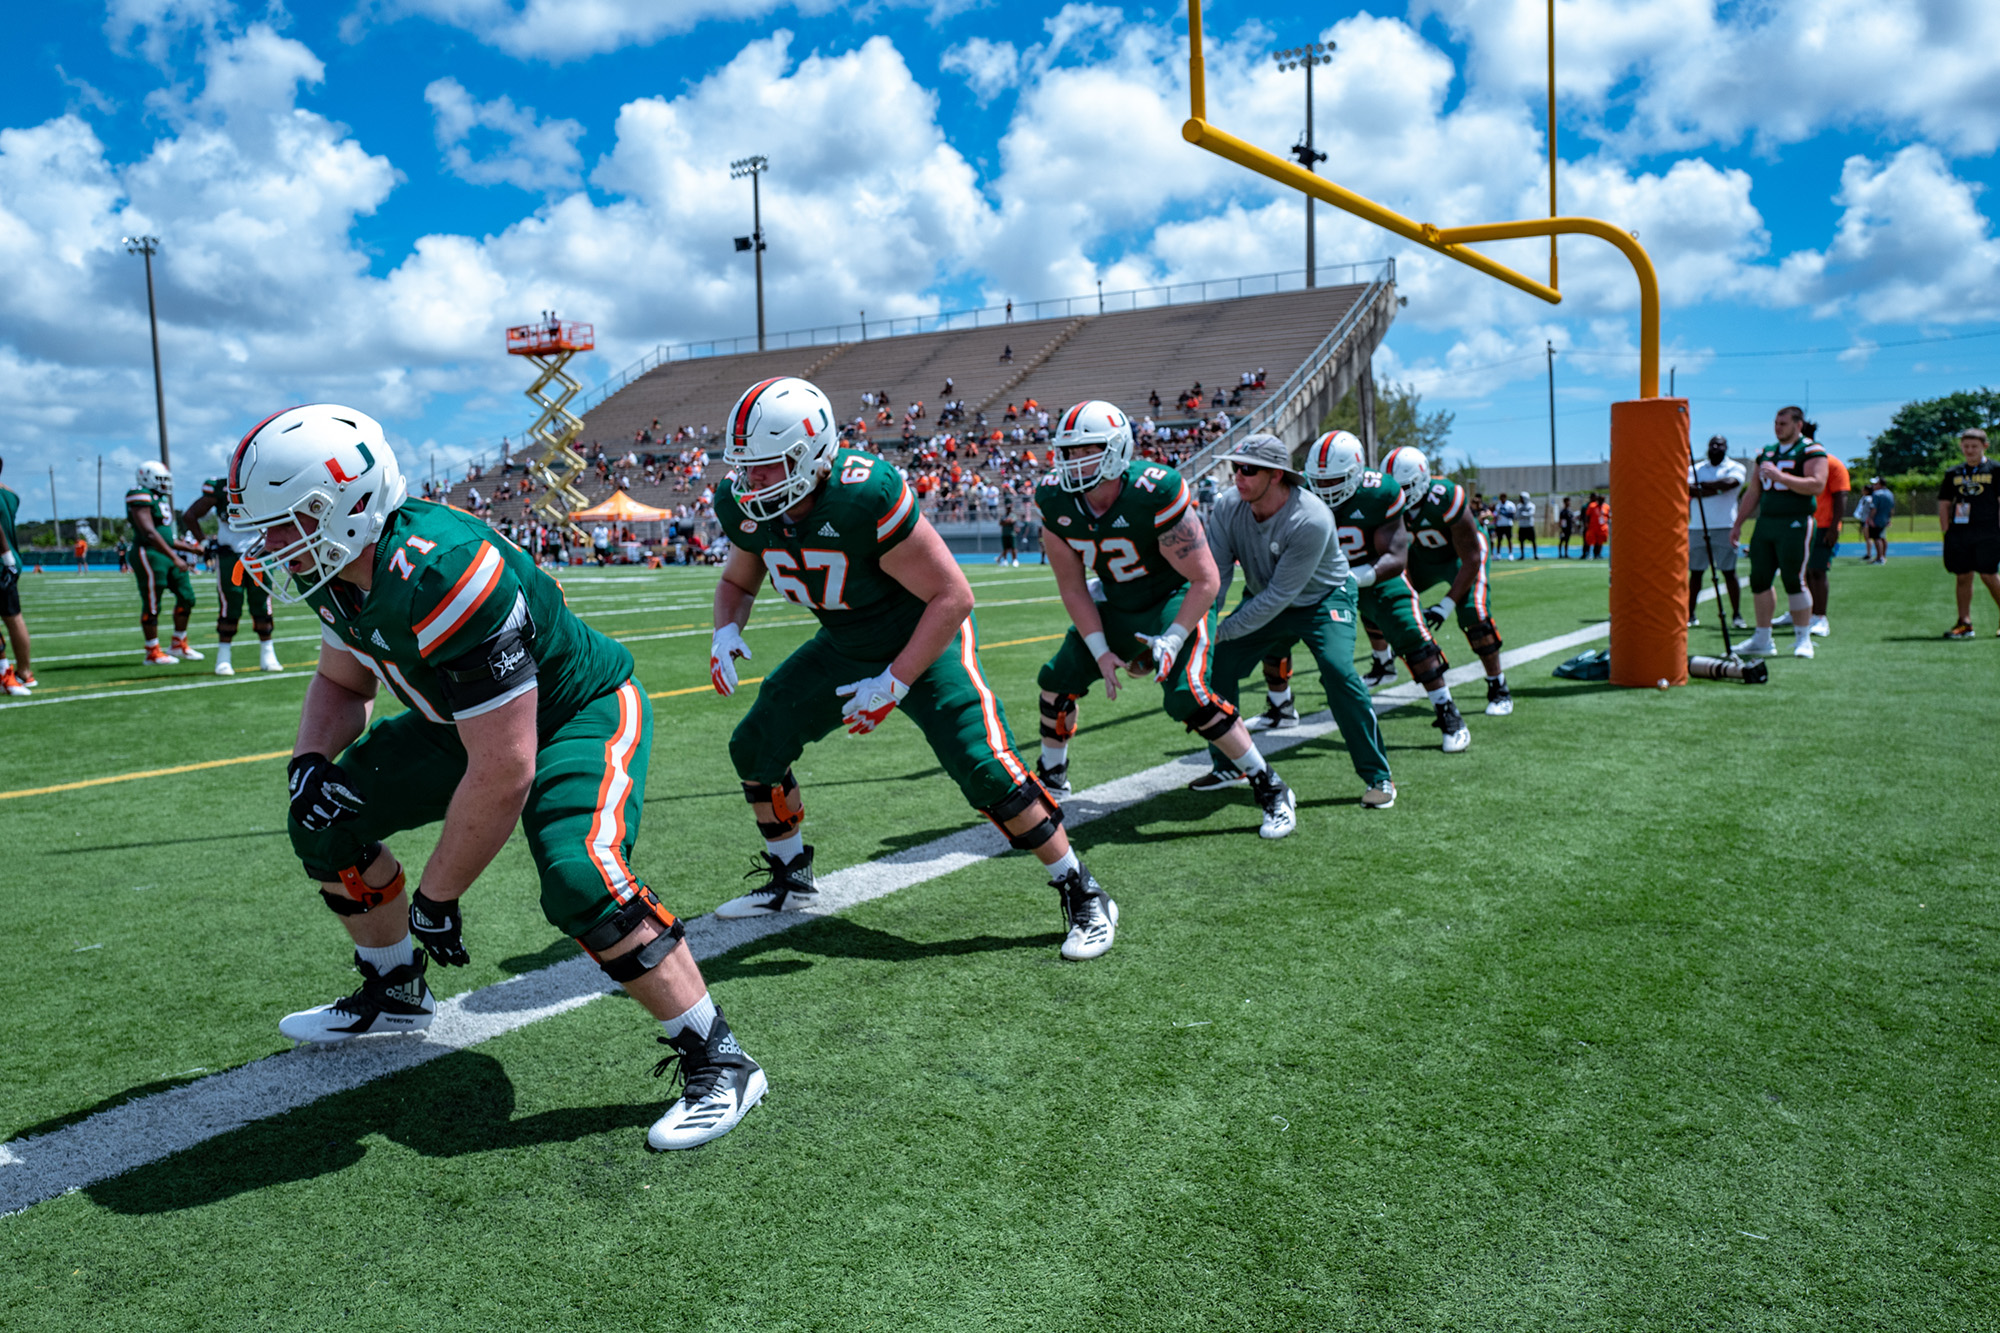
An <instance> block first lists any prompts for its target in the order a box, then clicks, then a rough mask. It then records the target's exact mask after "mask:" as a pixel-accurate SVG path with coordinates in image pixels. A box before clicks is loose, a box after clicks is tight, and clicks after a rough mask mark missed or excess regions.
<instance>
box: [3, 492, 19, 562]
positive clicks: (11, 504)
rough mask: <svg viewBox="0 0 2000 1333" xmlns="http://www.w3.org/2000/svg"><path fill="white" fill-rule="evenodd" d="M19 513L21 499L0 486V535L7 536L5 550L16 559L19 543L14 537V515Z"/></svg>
mask: <svg viewBox="0 0 2000 1333" xmlns="http://www.w3.org/2000/svg"><path fill="white" fill-rule="evenodd" d="M20 512H21V497H20V496H18V495H16V494H14V492H13V491H11V490H9V489H7V488H6V487H5V486H0V533H5V534H6V535H7V549H8V550H10V551H13V552H14V553H15V555H16V556H17V557H18V556H19V554H20V550H21V543H20V542H19V541H18V540H16V539H15V537H14V515H16V514H18V513H20Z"/></svg>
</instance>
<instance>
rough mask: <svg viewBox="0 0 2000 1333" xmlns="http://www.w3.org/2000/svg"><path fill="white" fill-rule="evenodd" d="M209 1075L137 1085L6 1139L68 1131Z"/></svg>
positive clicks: (189, 1076)
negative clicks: (118, 1107)
mask: <svg viewBox="0 0 2000 1333" xmlns="http://www.w3.org/2000/svg"><path fill="white" fill-rule="evenodd" d="M208 1073H209V1071H207V1070H203V1071H202V1072H200V1073H197V1074H179V1075H176V1076H174V1077H173V1078H161V1079H155V1080H153V1081H152V1082H151V1083H140V1084H136V1085H134V1086H133V1087H129V1088H127V1089H125V1091H123V1092H114V1093H112V1094H111V1095H110V1096H109V1097H106V1098H105V1099H104V1100H103V1101H101V1102H98V1103H97V1104H96V1105H95V1106H86V1107H83V1108H82V1109H80V1110H76V1111H69V1112H66V1113H64V1114H62V1115H59V1116H56V1117H54V1118H52V1119H49V1120H44V1121H42V1122H41V1123H40V1124H38V1125H23V1126H22V1127H21V1128H19V1129H17V1130H14V1131H12V1132H11V1133H9V1134H7V1135H6V1136H5V1137H6V1138H10V1139H25V1138H32V1137H33V1136H35V1135H37V1134H53V1133H54V1132H55V1131H57V1130H59V1129H66V1128H68V1127H69V1126H71V1125H74V1124H76V1123H77V1122H78V1121H79V1120H88V1119H90V1117H92V1116H94V1115H96V1114H97V1113H98V1112H99V1111H109V1110H110V1109H111V1108H112V1107H114V1106H123V1105H124V1104H125V1103H126V1102H135V1101H138V1100H139V1099H140V1098H141V1097H150V1096H152V1095H153V1094H154V1093H156V1092H171V1091H173V1090H174V1089H175V1088H178V1087H181V1086H182V1085H184V1084H188V1083H193V1082H196V1081H197V1080H200V1079H204V1078H207V1077H208Z"/></svg>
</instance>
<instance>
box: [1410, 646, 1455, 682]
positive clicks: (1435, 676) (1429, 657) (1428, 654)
mask: <svg viewBox="0 0 2000 1333" xmlns="http://www.w3.org/2000/svg"><path fill="white" fill-rule="evenodd" d="M1409 662H1410V675H1411V676H1413V677H1414V678H1415V679H1416V682H1417V684H1419V685H1421V686H1423V687H1424V688H1425V689H1427V690H1431V689H1436V688H1437V687H1438V685H1439V684H1440V683H1441V682H1442V681H1443V680H1444V673H1445V668H1446V667H1448V666H1450V665H1451V663H1449V662H1447V661H1446V660H1445V656H1444V651H1443V650H1442V649H1439V648H1435V647H1427V648H1425V649H1424V651H1422V652H1420V653H1417V654H1414V655H1413V656H1411V657H1410V659H1409Z"/></svg>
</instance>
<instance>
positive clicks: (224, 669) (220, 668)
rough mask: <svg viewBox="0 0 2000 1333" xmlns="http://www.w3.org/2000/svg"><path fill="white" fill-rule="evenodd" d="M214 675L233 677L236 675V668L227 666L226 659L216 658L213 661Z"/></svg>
mask: <svg viewBox="0 0 2000 1333" xmlns="http://www.w3.org/2000/svg"><path fill="white" fill-rule="evenodd" d="M215 674H216V675H218V676H233V675H235V674H236V668H235V667H233V666H231V665H229V659H228V658H226V657H218V658H216V659H215Z"/></svg>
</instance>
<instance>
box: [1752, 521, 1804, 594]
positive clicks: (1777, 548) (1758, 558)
mask: <svg viewBox="0 0 2000 1333" xmlns="http://www.w3.org/2000/svg"><path fill="white" fill-rule="evenodd" d="M1812 530H1813V520H1812V516H1811V515H1809V514H1802V515H1800V516H1798V517H1796V518H1760V519H1758V520H1757V523H1756V525H1755V526H1754V527H1752V528H1751V529H1750V591H1751V592H1753V593H1759V592H1768V591H1770V588H1771V584H1772V583H1773V582H1775V581H1776V580H1777V579H1779V578H1782V579H1784V581H1785V591H1786V592H1788V593H1790V594H1792V595H1793V596H1797V595H1798V594H1800V593H1802V592H1804V591H1805V590H1806V556H1807V550H1806V548H1807V544H1808V542H1807V539H1808V538H1809V537H1810V536H1811V534H1812Z"/></svg>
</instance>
